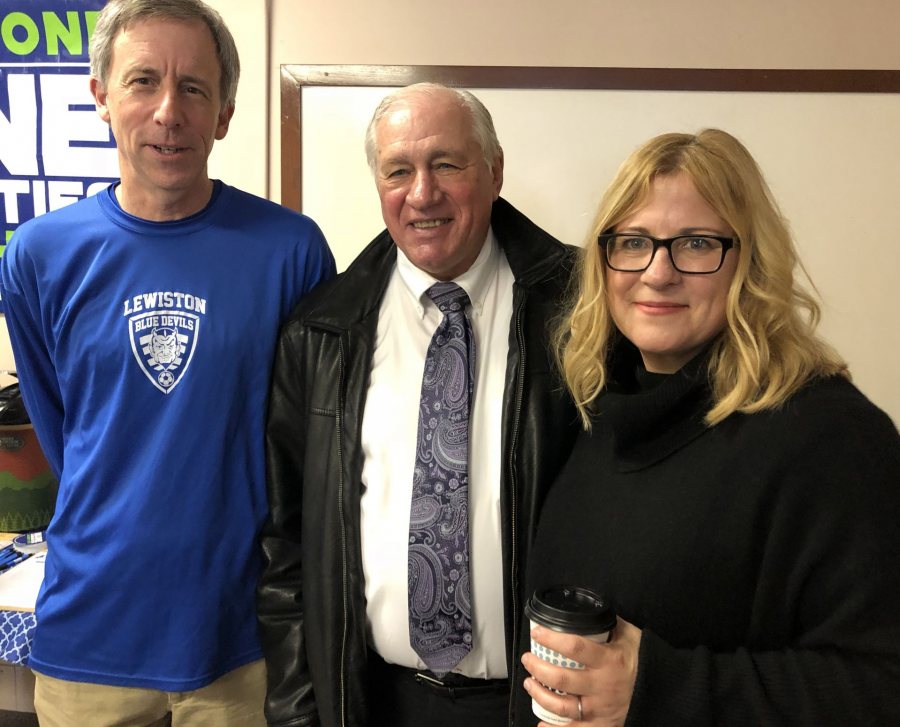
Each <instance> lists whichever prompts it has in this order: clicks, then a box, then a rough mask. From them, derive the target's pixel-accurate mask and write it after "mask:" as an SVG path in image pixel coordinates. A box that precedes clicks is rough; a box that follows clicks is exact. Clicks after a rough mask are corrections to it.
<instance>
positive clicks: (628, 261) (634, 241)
mask: <svg viewBox="0 0 900 727" xmlns="http://www.w3.org/2000/svg"><path fill="white" fill-rule="evenodd" d="M597 243H598V244H599V245H600V247H601V248H603V253H604V258H605V260H606V264H607V265H608V266H609V267H610V268H611V269H613V270H618V271H619V272H623V273H639V272H642V271H644V270H646V269H647V268H649V267H650V263H652V262H653V257H654V255H656V251H657V250H658V249H659V248H661V247H664V248H665V249H666V250H667V251H668V252H669V260H671V261H672V266H673V267H674V268H675V269H676V270H677V271H678V272H680V273H690V274H692V275H708V274H710V273H715V272H717V271H718V270H719V268H721V267H722V263H723V262H724V261H725V253H727V252H728V251H729V250H730V249H731V248H733V247H737V246H738V245H739V242H738V241H737V240H736V239H735V238H733V237H722V236H721V235H706V234H702V235H678V236H677V237H668V238H665V239H660V238H658V237H651V236H650V235H637V234H634V233H621V232H613V233H609V234H604V235H599V236H598V237H597Z"/></svg>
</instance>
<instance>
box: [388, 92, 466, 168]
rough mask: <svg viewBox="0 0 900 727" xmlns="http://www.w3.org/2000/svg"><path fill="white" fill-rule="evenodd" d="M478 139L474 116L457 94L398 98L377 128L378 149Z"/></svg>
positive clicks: (448, 144) (460, 143) (455, 144)
mask: <svg viewBox="0 0 900 727" xmlns="http://www.w3.org/2000/svg"><path fill="white" fill-rule="evenodd" d="M477 143H478V141H477V138H476V136H475V130H474V125H473V122H472V116H471V114H470V112H469V110H468V109H467V108H466V107H465V106H464V105H462V104H461V103H460V101H459V100H458V98H457V97H455V96H450V95H447V94H434V93H419V94H416V95H412V96H409V97H404V98H400V99H398V100H396V101H395V102H394V103H393V104H392V105H391V107H390V108H389V109H388V110H387V111H386V113H385V114H384V116H383V117H382V118H381V119H379V121H378V123H377V125H376V127H375V146H376V152H377V153H378V154H379V155H381V154H382V153H383V152H384V151H386V150H387V149H388V148H389V147H394V148H396V147H398V146H414V145H419V146H421V145H428V146H432V145H436V146H442V147H448V148H465V147H468V146H469V145H470V144H476V145H477Z"/></svg>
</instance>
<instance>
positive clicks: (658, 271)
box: [641, 247, 681, 286]
mask: <svg viewBox="0 0 900 727" xmlns="http://www.w3.org/2000/svg"><path fill="white" fill-rule="evenodd" d="M680 276H681V273H679V272H678V271H677V270H676V269H675V266H674V265H672V258H670V257H669V251H668V250H666V249H665V248H664V247H659V248H657V249H656V253H655V254H654V255H653V259H652V260H651V261H650V265H649V266H648V267H647V269H646V270H644V272H642V273H641V281H642V282H644V283H646V284H647V285H651V286H653V285H655V286H662V285H670V284H671V283H673V282H675V281H676V280H678V279H680Z"/></svg>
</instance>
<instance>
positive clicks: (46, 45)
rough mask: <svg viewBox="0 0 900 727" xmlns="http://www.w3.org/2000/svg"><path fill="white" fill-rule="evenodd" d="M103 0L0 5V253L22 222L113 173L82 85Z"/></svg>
mask: <svg viewBox="0 0 900 727" xmlns="http://www.w3.org/2000/svg"><path fill="white" fill-rule="evenodd" d="M103 5H104V0H3V3H2V6H0V255H2V252H3V249H4V248H5V247H6V243H7V242H8V241H9V238H10V237H12V234H13V232H14V231H15V229H16V227H18V226H19V225H20V224H21V223H22V222H25V221H26V220H29V219H31V218H32V217H37V216H38V215H42V214H44V213H45V212H49V211H51V210H55V209H59V208H60V207H64V206H66V205H69V204H73V203H74V202H77V201H78V200H79V199H82V198H83V197H85V196H87V195H90V194H94V193H96V192H98V191H100V190H101V189H103V188H104V187H105V186H107V185H108V184H109V182H110V181H111V180H113V179H116V178H118V176H119V172H118V160H117V158H116V151H115V143H114V141H113V138H112V134H111V133H110V130H109V126H108V125H107V124H106V123H104V121H103V120H102V119H101V118H100V117H99V116H98V115H97V112H96V109H95V106H94V99H93V97H92V96H91V92H90V89H89V87H88V71H89V67H88V41H89V39H90V37H91V34H92V32H93V30H94V24H95V23H96V21H97V15H98V13H99V9H100V8H102V7H103Z"/></svg>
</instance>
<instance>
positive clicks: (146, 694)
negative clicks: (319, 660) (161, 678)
mask: <svg viewBox="0 0 900 727" xmlns="http://www.w3.org/2000/svg"><path fill="white" fill-rule="evenodd" d="M265 697H266V666H265V662H263V660H262V659H260V660H259V661H255V662H253V663H252V664H247V665H246V666H242V667H240V668H238V669H235V670H234V671H231V672H229V673H228V674H225V675H224V676H222V677H220V678H218V679H216V681H214V682H213V683H212V684H209V685H207V686H205V687H201V688H200V689H195V690H193V691H190V692H161V691H158V690H156V689H136V688H132V687H110V686H106V685H103V684H88V683H86V682H71V681H65V680H62V679H54V678H53V677H48V676H46V675H44V674H37V673H35V688H34V709H35V711H36V712H37V716H38V721H39V723H40V725H41V727H88V726H89V727H157V726H158V725H159V726H161V725H166V724H169V722H168V718H167V714H168V713H169V712H171V714H172V722H171V724H172V727H212V725H215V727H266V720H265V717H264V716H263V702H264V701H265Z"/></svg>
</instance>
